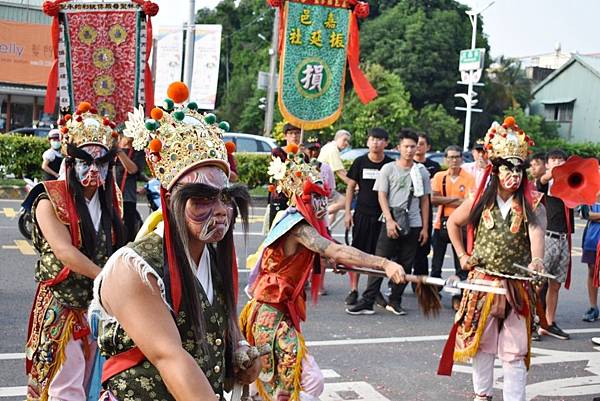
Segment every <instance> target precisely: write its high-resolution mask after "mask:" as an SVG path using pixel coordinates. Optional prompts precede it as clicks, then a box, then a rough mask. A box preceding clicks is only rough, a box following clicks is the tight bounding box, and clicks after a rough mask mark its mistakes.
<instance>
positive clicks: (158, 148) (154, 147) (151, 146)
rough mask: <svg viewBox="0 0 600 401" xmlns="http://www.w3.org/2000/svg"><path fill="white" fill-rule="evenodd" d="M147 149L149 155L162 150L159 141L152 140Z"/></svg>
mask: <svg viewBox="0 0 600 401" xmlns="http://www.w3.org/2000/svg"><path fill="white" fill-rule="evenodd" d="M148 149H150V152H151V153H158V152H160V151H161V150H162V142H161V141H160V139H157V138H154V139H153V140H151V141H150V143H149V144H148Z"/></svg>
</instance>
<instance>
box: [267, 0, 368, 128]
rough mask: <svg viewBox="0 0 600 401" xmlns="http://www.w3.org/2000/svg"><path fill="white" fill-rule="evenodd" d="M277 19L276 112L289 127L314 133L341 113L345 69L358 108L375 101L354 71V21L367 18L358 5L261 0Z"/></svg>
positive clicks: (364, 4) (316, 0) (365, 7)
mask: <svg viewBox="0 0 600 401" xmlns="http://www.w3.org/2000/svg"><path fill="white" fill-rule="evenodd" d="M267 1H268V2H269V3H270V4H271V6H273V7H278V8H279V9H280V13H281V15H282V18H281V27H280V31H281V32H283V34H282V35H281V38H280V43H279V48H280V63H279V85H278V87H279V96H278V103H279V109H280V111H281V114H282V115H283V117H284V118H285V119H286V120H287V121H289V122H290V123H292V124H294V125H296V126H298V127H301V128H303V129H319V128H323V127H327V126H329V125H331V124H332V123H333V122H335V121H336V120H337V119H338V118H339V116H340V115H341V113H342V107H343V98H344V81H345V77H346V65H347V66H348V68H349V70H350V77H351V78H352V82H353V84H354V90H355V92H356V94H357V96H358V97H359V99H360V100H361V101H362V102H363V103H365V104H366V103H368V102H370V101H371V100H373V99H374V98H375V97H376V96H377V92H376V91H375V89H374V88H373V87H372V86H371V84H370V83H369V81H368V80H367V79H366V77H365V76H364V74H363V73H362V71H361V70H360V67H359V52H360V50H359V47H360V46H359V43H358V22H357V18H365V17H367V16H368V15H369V5H368V3H367V2H364V1H352V2H350V1H336V2H328V3H327V4H328V5H327V6H324V5H322V4H323V3H324V2H323V1H320V0H301V1H294V0H267Z"/></svg>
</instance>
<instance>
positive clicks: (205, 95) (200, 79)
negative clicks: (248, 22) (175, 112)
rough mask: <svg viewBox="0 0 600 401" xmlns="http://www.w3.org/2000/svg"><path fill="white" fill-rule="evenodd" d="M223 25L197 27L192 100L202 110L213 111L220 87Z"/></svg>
mask: <svg viewBox="0 0 600 401" xmlns="http://www.w3.org/2000/svg"><path fill="white" fill-rule="evenodd" d="M221 32H222V27H221V25H196V26H195V35H194V37H195V39H194V71H193V75H192V87H191V90H190V99H194V101H195V102H196V103H197V104H198V108H199V109H201V110H213V109H214V108H215V102H216V100H217V86H218V85H219V61H220V59H221Z"/></svg>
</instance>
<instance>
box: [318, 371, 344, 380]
mask: <svg viewBox="0 0 600 401" xmlns="http://www.w3.org/2000/svg"><path fill="white" fill-rule="evenodd" d="M321 373H322V374H323V377H324V378H325V379H336V378H338V377H341V376H340V375H339V374H338V372H336V371H335V370H333V369H321Z"/></svg>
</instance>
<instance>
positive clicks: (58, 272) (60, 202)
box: [31, 181, 109, 309]
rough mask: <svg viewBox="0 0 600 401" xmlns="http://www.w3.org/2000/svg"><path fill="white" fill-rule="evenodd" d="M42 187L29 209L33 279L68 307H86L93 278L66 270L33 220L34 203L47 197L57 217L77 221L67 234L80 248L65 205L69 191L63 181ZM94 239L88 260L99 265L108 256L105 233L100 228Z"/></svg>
mask: <svg viewBox="0 0 600 401" xmlns="http://www.w3.org/2000/svg"><path fill="white" fill-rule="evenodd" d="M44 186H45V187H46V192H44V193H42V194H40V195H39V196H38V197H37V198H36V200H35V202H34V204H33V208H32V212H31V213H32V216H33V218H34V224H33V231H32V243H33V246H34V248H35V249H36V250H37V251H38V253H39V255H40V259H39V260H38V262H37V265H36V269H35V280H36V281H38V282H40V283H44V284H46V285H47V286H49V287H50V290H51V291H52V294H53V295H54V296H55V298H56V299H57V300H58V302H59V303H61V304H63V305H65V306H67V307H70V308H78V309H87V307H88V306H89V304H90V301H91V300H92V297H93V294H92V287H93V283H94V280H92V279H91V278H89V277H86V276H84V275H82V274H79V273H75V272H72V271H70V270H68V269H67V268H65V266H64V265H63V263H62V262H61V261H60V260H58V258H57V257H56V255H54V252H53V251H52V248H51V247H50V245H49V244H48V241H46V239H45V238H44V235H43V234H42V232H41V230H40V228H39V226H38V224H37V221H36V220H35V212H36V208H37V205H38V203H39V202H40V201H41V200H42V199H48V200H50V202H51V203H52V206H53V207H54V212H55V213H56V216H57V218H58V219H59V220H60V221H61V222H62V223H64V224H65V225H67V226H69V225H70V224H73V222H77V223H76V224H77V228H76V230H74V231H73V230H71V235H73V232H75V233H76V234H75V235H76V236H77V238H76V239H75V240H74V242H73V243H74V245H76V247H77V248H80V247H81V245H80V244H81V238H80V237H79V230H80V229H81V227H80V226H79V219H78V218H77V217H76V216H73V215H72V213H73V212H72V210H70V209H69V207H68V205H67V202H68V199H67V197H70V194H68V193H67V190H66V185H65V182H64V181H48V182H46V183H44ZM69 228H70V227H69ZM97 241H98V243H97V244H96V254H95V255H94V256H93V257H92V258H90V259H91V260H92V261H93V262H94V263H95V264H97V265H98V266H100V267H102V266H104V264H105V263H106V261H107V259H108V256H109V255H107V253H106V241H107V235H106V233H105V232H104V230H103V229H102V227H101V228H100V230H99V232H98V234H97Z"/></svg>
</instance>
